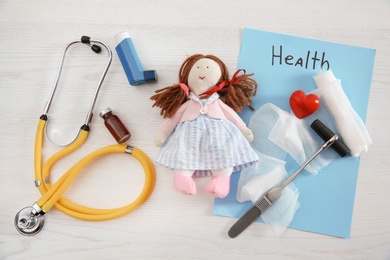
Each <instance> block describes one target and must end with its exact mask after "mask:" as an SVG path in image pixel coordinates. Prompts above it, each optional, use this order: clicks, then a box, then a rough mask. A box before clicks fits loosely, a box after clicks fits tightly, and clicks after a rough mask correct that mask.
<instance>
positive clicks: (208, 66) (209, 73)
mask: <svg viewBox="0 0 390 260" xmlns="http://www.w3.org/2000/svg"><path fill="white" fill-rule="evenodd" d="M221 76H222V72H221V68H220V67H219V65H218V63H216V62H215V61H214V60H212V59H208V58H202V59H200V60H198V61H197V62H195V64H194V66H192V68H191V70H190V73H189V75H188V87H189V89H190V90H191V91H192V92H193V93H194V94H195V95H197V96H198V97H199V95H200V94H202V93H204V92H206V91H207V90H209V89H212V88H213V87H214V86H215V85H216V84H217V82H218V80H219V79H220V78H221Z"/></svg>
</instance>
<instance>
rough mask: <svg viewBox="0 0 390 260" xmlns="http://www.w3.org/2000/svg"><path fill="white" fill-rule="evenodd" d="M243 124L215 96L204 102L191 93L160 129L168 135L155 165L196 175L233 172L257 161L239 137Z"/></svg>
mask: <svg viewBox="0 0 390 260" xmlns="http://www.w3.org/2000/svg"><path fill="white" fill-rule="evenodd" d="M245 128H246V125H245V123H244V122H243V121H242V119H241V118H240V117H239V116H238V115H237V113H236V112H235V111H234V110H233V109H231V108H230V107H229V106H227V105H226V104H225V103H223V102H222V101H221V100H220V99H219V95H218V94H217V93H214V94H213V95H211V96H210V97H209V98H208V99H207V100H206V101H205V102H204V103H202V101H201V100H199V98H198V97H197V96H196V95H195V94H193V93H190V94H189V99H188V100H187V101H186V102H185V103H184V104H183V105H182V106H181V107H180V108H179V110H178V112H176V113H175V115H174V116H173V117H171V118H167V119H165V120H164V122H163V123H162V124H161V126H160V130H161V131H162V132H163V133H165V134H166V135H168V136H169V137H168V138H167V141H166V142H165V143H164V145H163V146H162V147H161V149H160V151H159V153H158V155H157V158H156V162H157V163H158V164H161V165H164V166H166V167H169V168H171V169H174V170H176V169H177V170H194V174H195V176H207V175H210V171H212V170H215V169H224V168H229V167H233V172H235V171H238V170H241V169H243V168H245V167H247V166H249V165H252V164H253V163H255V162H257V161H258V157H257V155H256V153H255V152H254V151H253V149H252V148H251V146H250V144H249V143H248V141H247V140H246V139H245V137H244V136H243V135H242V134H241V130H242V129H245Z"/></svg>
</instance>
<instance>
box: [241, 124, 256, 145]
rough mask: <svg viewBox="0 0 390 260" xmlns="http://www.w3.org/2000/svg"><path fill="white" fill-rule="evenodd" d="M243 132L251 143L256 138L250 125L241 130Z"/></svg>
mask: <svg viewBox="0 0 390 260" xmlns="http://www.w3.org/2000/svg"><path fill="white" fill-rule="evenodd" d="M241 133H242V135H243V136H244V137H245V139H246V140H247V141H248V142H249V143H251V142H252V141H253V139H254V138H255V137H254V136H253V133H252V130H250V129H249V128H248V127H247V128H245V129H243V130H242V131H241Z"/></svg>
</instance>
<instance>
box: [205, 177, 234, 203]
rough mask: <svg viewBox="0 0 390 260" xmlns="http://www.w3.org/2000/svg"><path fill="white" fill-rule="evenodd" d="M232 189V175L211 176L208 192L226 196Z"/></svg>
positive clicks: (219, 196)
mask: <svg viewBox="0 0 390 260" xmlns="http://www.w3.org/2000/svg"><path fill="white" fill-rule="evenodd" d="M229 190H230V176H221V177H215V176H213V177H211V180H210V181H209V182H208V183H207V185H206V191H207V193H209V194H211V195H213V196H215V197H218V198H224V197H226V196H227V195H228V194H229Z"/></svg>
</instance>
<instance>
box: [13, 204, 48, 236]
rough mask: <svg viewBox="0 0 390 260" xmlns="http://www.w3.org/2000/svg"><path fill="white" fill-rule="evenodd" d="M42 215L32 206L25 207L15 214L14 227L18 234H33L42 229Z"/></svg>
mask: <svg viewBox="0 0 390 260" xmlns="http://www.w3.org/2000/svg"><path fill="white" fill-rule="evenodd" d="M44 223H45V221H44V217H43V215H41V214H38V213H37V211H36V210H35V208H34V207H32V206H30V207H25V208H23V209H21V210H20V211H19V212H18V214H16V216H15V222H14V224H15V227H16V229H17V230H18V231H19V233H20V234H22V235H25V236H33V235H35V234H37V233H39V231H41V230H42V228H43V224H44Z"/></svg>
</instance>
